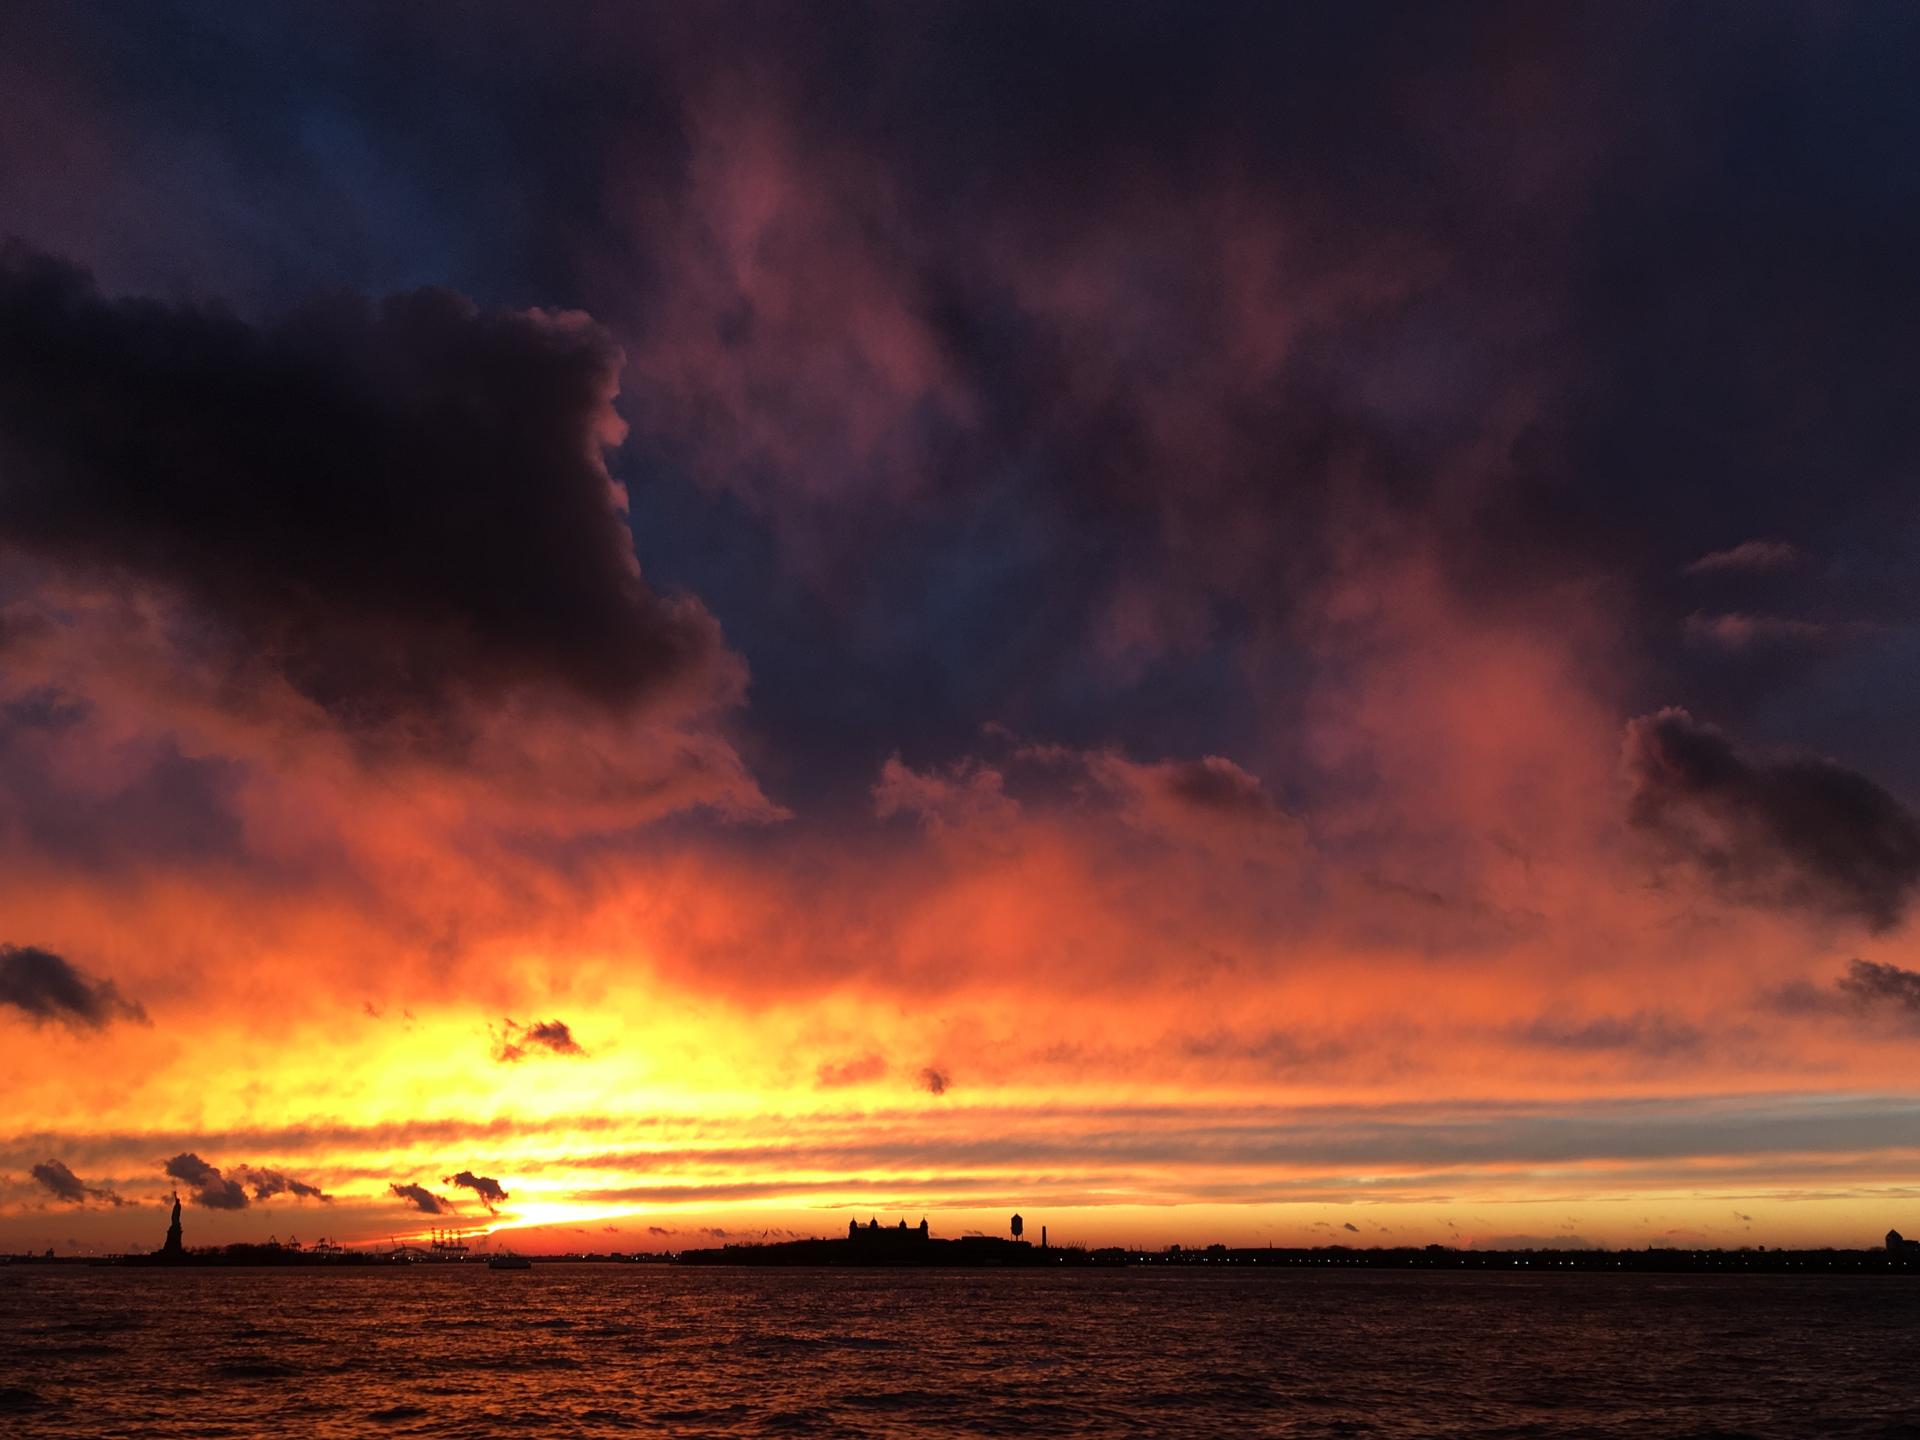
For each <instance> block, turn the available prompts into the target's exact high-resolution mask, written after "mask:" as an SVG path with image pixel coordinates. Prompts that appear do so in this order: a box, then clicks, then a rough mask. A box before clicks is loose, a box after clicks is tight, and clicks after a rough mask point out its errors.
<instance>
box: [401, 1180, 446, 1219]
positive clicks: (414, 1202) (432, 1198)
mask: <svg viewBox="0 0 1920 1440" xmlns="http://www.w3.org/2000/svg"><path fill="white" fill-rule="evenodd" d="M387 1189H388V1190H390V1191H391V1192H392V1193H393V1194H395V1195H397V1196H399V1197H400V1198H401V1199H402V1200H404V1201H406V1202H407V1203H408V1204H409V1205H411V1206H413V1208H414V1209H416V1210H418V1211H419V1212H420V1213H421V1214H423V1215H451V1214H452V1213H453V1202H452V1201H451V1200H447V1199H444V1198H443V1197H441V1196H439V1195H436V1194H434V1193H433V1192H432V1191H431V1190H429V1189H427V1188H426V1186H424V1185H414V1184H409V1185H398V1184H395V1185H389V1186H387Z"/></svg>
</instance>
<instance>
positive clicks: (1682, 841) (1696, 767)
mask: <svg viewBox="0 0 1920 1440" xmlns="http://www.w3.org/2000/svg"><path fill="white" fill-rule="evenodd" d="M1625 754H1626V770H1627V775H1628V778H1629V780H1630V781H1631V783H1632V785H1633V795H1632V800H1631V811H1630V816H1631V819H1632V821H1633V823H1634V824H1635V825H1636V826H1637V827H1639V828H1640V829H1641V830H1643V831H1644V832H1646V833H1648V834H1650V835H1653V836H1655V837H1657V838H1658V839H1659V840H1660V841H1661V842H1662V843H1663V844H1664V845H1666V846H1667V847H1668V848H1670V849H1671V850H1672V851H1673V852H1675V853H1677V854H1679V855H1682V856H1684V857H1685V858H1687V859H1689V860H1691V861H1693V862H1694V863H1695V864H1697V865H1699V866H1700V867H1701V868H1702V869H1703V870H1704V871H1705V872H1706V873H1707V874H1708V875H1710V876H1712V877H1713V879H1714V880H1715V881H1717V882H1718V883H1720V884H1721V885H1722V886H1723V887H1725V888H1726V889H1727V890H1728V891H1729V892H1730V893H1732V894H1734V895H1736V896H1738V897H1739V898H1741V899H1743V900H1748V901H1752V902H1755V903H1767V904H1786V905H1794V906H1800V907H1804V908H1808V909H1812V910H1816V911H1821V912H1825V913H1828V914H1833V915H1842V916H1847V917H1850V918H1852V919H1856V920H1859V921H1861V922H1863V923H1865V924H1866V925H1868V926H1869V927H1870V928H1872V929H1875V930H1885V929H1888V928H1890V927H1892V926H1893V925H1895V924H1897V923H1898V922H1899V920H1900V918H1901V916H1902V915H1903V914H1904V913H1905V911H1906V907H1907V904H1908V902H1909V900H1910V899H1911V898H1912V894H1913V890H1914V887H1915V885H1916V884H1920V818H1916V817H1915V815H1914V814H1913V812H1911V811H1910V810H1908V809H1907V808H1906V807H1905V806H1904V805H1902V804H1901V803H1900V802H1899V801H1898V800H1896V799H1895V798H1894V797H1893V796H1892V795H1889V794H1888V793H1887V792H1886V791H1885V790H1883V789H1881V788H1880V787H1879V786H1878V785H1876V784H1874V783H1873V782H1872V781H1871V780H1868V779H1867V778H1866V777H1865V776H1862V775H1859V774H1856V773H1854V772H1853V771H1851V770H1848V769H1846V768H1845V767H1843V766H1840V765H1837V764H1835V763H1833V762H1832V761H1829V760H1821V759H1812V758H1805V757H1791V758H1786V759H1758V758H1755V757H1752V756H1749V755H1747V754H1744V753H1742V752H1741V751H1740V750H1738V749H1737V748H1736V747H1735V746H1734V744H1733V742H1732V741H1731V740H1730V739H1728V738H1727V736H1726V735H1725V734H1723V733H1722V732H1721V731H1719V730H1717V729H1715V728H1714V727H1713V726H1711V725H1704V724H1701V723H1700V722H1698V721H1696V720H1695V719H1694V718H1693V717H1692V716H1691V715H1689V714H1688V713H1687V712H1686V711H1684V710H1677V709H1668V710H1663V711H1661V712H1660V713H1659V714H1657V715H1649V716H1643V717H1642V718H1640V719H1638V720H1635V721H1633V722H1632V723H1631V724H1629V725H1628V727H1627V737H1626V752H1625Z"/></svg>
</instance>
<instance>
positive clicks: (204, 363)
mask: <svg viewBox="0 0 1920 1440" xmlns="http://www.w3.org/2000/svg"><path fill="white" fill-rule="evenodd" d="M619 369H620V352H619V348H618V346H617V345H616V344H615V342H614V341H613V339H612V337H610V336H609V335H608V334H607V333H606V331H605V330H603V329H602V328H601V327H599V326H597V325H595V324H594V323H592V321H590V320H589V319H587V318H586V317H585V316H583V315H577V314H560V313H551V312H541V311H520V312H506V311H483V310H481V309H480V308H478V307H477V306H475V305H474V304H472V303H471V302H469V301H467V300H465V299H463V298H462V297H460V296H458V295H455V294H453V293H452V292H450V291H444V290H420V291H416V292H414V293H411V294H405V295H396V296H392V297H390V298H388V299H386V300H384V301H379V302H375V301H370V300H366V299H362V298H359V297H356V296H350V295H343V296H339V297H335V298H331V299H328V300H324V301H316V302H313V303H310V304H308V305H306V306H305V307H304V308H302V309H299V310H297V311H295V312H293V313H291V314H290V315H288V316H287V317H286V318H283V319H279V320H275V321H272V322H269V323H267V324H265V325H253V324H249V323H247V322H245V321H243V320H241V319H239V318H237V317H236V316H234V315H233V314H232V313H230V312H228V311H225V310H222V309H218V308H214V307H194V306H176V305H166V304H162V303H159V302H156V301H152V300H110V299H107V298H105V297H103V296H102V295H100V294H99V292H98V291H97V290H96V289H95V287H94V285H93V283H92V281H91V279H90V278H89V277H88V276H87V275H86V274H85V273H84V272H82V271H81V270H79V269H77V268H76V267H74V266H72V265H70V264H68V263H65V262H64V261H61V260H58V259H55V258H52V257H48V256H45V255H39V254H35V253H33V252H31V251H28V250H26V249H24V248H23V247H21V246H19V245H15V246H13V247H12V248H10V249H9V250H7V251H6V252H5V254H4V256H0V543H4V544H7V545H10V546H13V547H15V548H16V549H18V550H20V551H23V552H25V553H27V554H29V555H33V556H39V557H44V558H47V559H49V560H52V561H54V562H57V563H63V564H76V565H82V566H86V567H92V568H96V569H98V570H100V571H102V572H104V573H106V574H109V575H118V576H124V577H127V578H130V579H132V580H136V581H143V582H148V583H152V584H155V585H158V586H160V587H162V588H163V589H165V590H167V591H170V592H177V593H178V594H180V595H182V596H184V597H185V598H186V600H187V601H188V603H189V604H190V605H191V606H192V607H193V612H194V614H195V616H196V617H197V618H198V619H200V620H202V621H203V622H204V623H205V624H207V625H208V626H210V627H212V628H213V630H214V631H215V632H216V633H225V634H227V635H230V636H231V637H232V638H233V642H234V644H235V645H236V647H237V648H238V651H239V653H240V654H242V655H246V656H259V655H270V656H273V657H275V658H276V660H277V661H278V663H279V665H280V666H281V667H282V669H283V672H284V675H285V678H286V680H287V681H288V682H289V683H290V684H291V685H292V686H293V687H294V688H295V689H296V690H297V691H298V692H299V693H300V694H302V695H304V696H305V697H306V698H308V699H309V700H311V701H312V702H314V703H315V704H317V705H319V706H320V707H321V708H322V709H324V710H325V711H327V712H328V713H329V714H331V715H333V716H334V717H335V718H336V719H338V720H339V721H340V722H341V723H343V724H345V725H347V726H349V727H351V728H376V729H377V728H378V727H381V726H383V725H388V724H392V723H396V722H401V721H410V722H412V723H413V724H414V725H415V726H416V727H422V726H426V725H429V724H431V723H432V722H436V721H439V722H444V721H446V720H447V719H448V716H447V712H448V711H450V710H455V709H457V707H458V706H459V704H460V703H461V702H464V701H470V700H475V699H478V700H481V701H488V700H492V699H494V698H496V697H498V696H499V695H500V694H501V693H503V692H510V691H513V690H516V689H519V688H523V687H525V688H533V689H539V688H542V687H560V688H562V689H564V690H565V691H567V692H570V693H571V694H572V695H573V696H574V697H575V698H576V699H577V700H579V701H581V702H585V703H596V704H604V705H626V704H630V703H634V702H636V701H639V700H642V699H644V698H645V697H647V696H648V695H650V694H652V693H654V692H657V691H660V690H663V689H666V688H668V687H671V686H672V685H674V684H676V683H678V682H680V681H682V680H684V679H686V678H687V677H688V676H689V674H690V673H691V672H696V671H698V670H699V669H700V668H701V667H702V666H704V665H706V664H708V663H709V662H711V661H712V660H713V659H714V658H715V656H716V654H717V653H718V648H719V638H718V630H717V627H716V626H715V625H714V623H713V621H712V619H711V617H709V616H708V615H707V614H706V612H705V611H704V610H703V609H702V608H701V607H700V606H699V605H698V603H697V602H693V601H690V600H673V599H665V598H662V597H661V596H659V595H657V594H655V593H654V592H653V591H652V590H651V589H649V587H648V586H647V584H646V583H645V581H643V580H642V579H641V576H640V572H639V568H638V566H637V565H636V563H635V562H634V558H633V553H632V543H631V540H630V538H629V536H628V532H627V529H626V525H625V521H624V518H623V515H622V513H621V511H622V501H621V499H620V497H619V495H618V493H617V491H616V489H615V486H614V484H613V482H612V481H611V480H610V478H609V477H608V475H607V472H606V469H605V467H604V464H603V461H602V449H603V447H605V446H608V445H611V444H614V443H617V441H618V439H619V435H620V423H619V421H618V420H617V419H616V418H615V416H614V414H613V412H612V409H611V402H612V399H613V396H614V394H615V392H616V390H617V388H618V384H619ZM236 663H237V662H236Z"/></svg>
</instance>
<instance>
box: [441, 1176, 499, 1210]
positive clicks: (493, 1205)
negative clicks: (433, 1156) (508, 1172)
mask: <svg viewBox="0 0 1920 1440" xmlns="http://www.w3.org/2000/svg"><path fill="white" fill-rule="evenodd" d="M440 1183H441V1184H443V1185H459V1186H463V1187H464V1188H466V1189H468V1190H471V1191H473V1193H474V1194H475V1195H477V1196H478V1197H479V1198H480V1203H481V1204H482V1205H485V1206H486V1207H487V1209H489V1210H494V1209H497V1208H498V1207H499V1205H500V1203H501V1202H502V1201H504V1200H505V1199H506V1198H507V1192H506V1191H505V1190H504V1189H503V1188H502V1187H501V1185H500V1182H499V1181H498V1180H495V1179H494V1178H493V1177H492V1176H491V1175H476V1174H474V1173H473V1172H472V1171H471V1170H462V1171H461V1172H460V1173H459V1174H458V1175H449V1176H447V1177H446V1178H445V1179H444V1180H442V1181H441V1182H440Z"/></svg>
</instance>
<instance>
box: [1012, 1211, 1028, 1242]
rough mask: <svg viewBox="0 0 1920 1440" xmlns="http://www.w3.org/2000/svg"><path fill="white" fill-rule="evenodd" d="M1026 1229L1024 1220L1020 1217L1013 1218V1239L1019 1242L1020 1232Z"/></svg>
mask: <svg viewBox="0 0 1920 1440" xmlns="http://www.w3.org/2000/svg"><path fill="white" fill-rule="evenodd" d="M1026 1228H1027V1222H1026V1221H1024V1220H1022V1219H1021V1218H1020V1217H1019V1216H1018V1215H1016V1216H1014V1217H1013V1238H1014V1239H1016V1240H1018V1239H1019V1238H1020V1232H1021V1231H1022V1230H1025V1229H1026Z"/></svg>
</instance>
